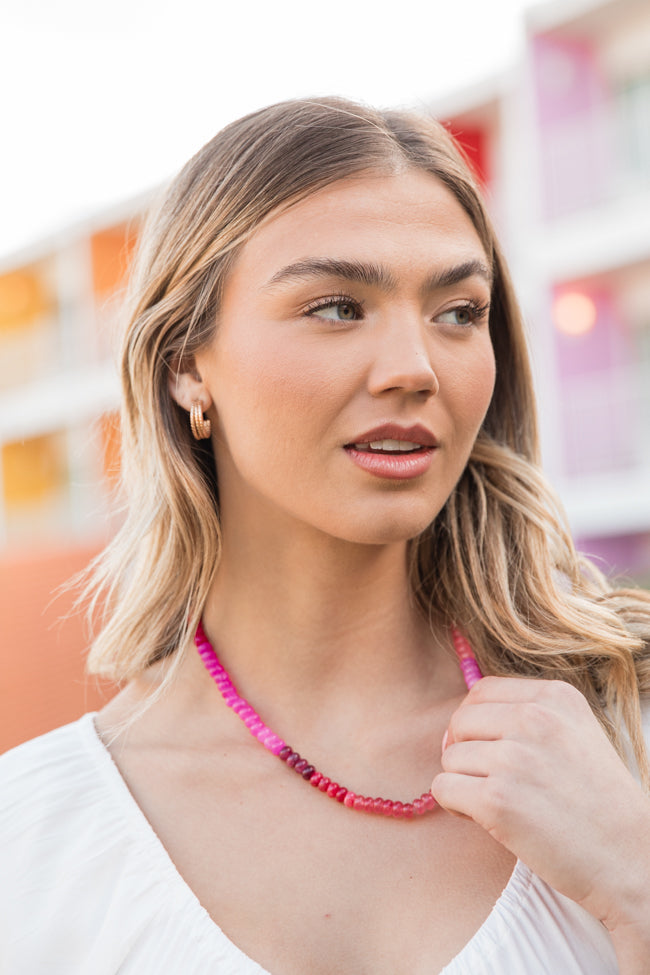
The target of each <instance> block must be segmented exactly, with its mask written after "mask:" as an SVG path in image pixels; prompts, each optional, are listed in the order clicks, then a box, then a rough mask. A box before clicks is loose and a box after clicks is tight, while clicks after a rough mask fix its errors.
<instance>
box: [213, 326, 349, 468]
mask: <svg viewBox="0 0 650 975" xmlns="http://www.w3.org/2000/svg"><path fill="white" fill-rule="evenodd" d="M243 352H244V349H243V348H242V347H241V346H238V348H236V349H232V348H229V347H227V346H225V345H224V346H223V347H222V350H221V353H222V354H221V358H220V360H219V362H220V368H219V370H218V373H219V375H218V376H217V375H215V379H214V389H215V397H214V398H215V402H216V405H217V413H218V415H219V418H220V423H221V427H222V430H223V433H224V434H225V435H226V436H227V438H228V439H229V438H230V434H231V431H235V430H237V431H238V438H239V441H240V442H242V438H243V439H244V440H245V441H246V442H247V443H249V444H251V443H252V442H254V441H257V442H258V443H259V441H260V440H261V439H264V438H266V439H267V442H268V438H269V437H273V439H274V441H275V444H276V447H277V449H278V450H281V448H282V447H283V446H284V445H286V444H287V443H294V442H295V441H296V440H297V439H300V440H302V441H304V440H305V438H309V439H310V440H311V441H312V442H314V440H315V439H317V438H320V437H322V436H323V435H326V434H327V431H328V427H329V426H330V424H331V423H332V420H333V417H334V416H335V414H336V412H337V410H338V409H340V407H341V404H342V403H343V402H345V400H346V398H347V397H348V395H349V394H351V393H352V391H353V389H354V376H353V375H352V374H348V372H349V365H348V371H347V372H346V369H345V363H344V362H341V361H340V357H337V356H328V355H324V354H323V350H322V348H319V349H314V348H311V347H310V343H309V342H307V343H296V342H293V343H287V344H286V346H285V345H284V344H282V343H278V342H272V343H264V344H260V343H259V341H258V342H256V343H255V345H254V346H253V345H252V344H250V345H247V347H246V348H245V354H243Z"/></svg>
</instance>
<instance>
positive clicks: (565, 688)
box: [461, 677, 589, 710]
mask: <svg viewBox="0 0 650 975" xmlns="http://www.w3.org/2000/svg"><path fill="white" fill-rule="evenodd" d="M497 702H498V703H501V704H508V703H519V704H525V703H538V704H546V705H548V706H549V707H553V708H555V709H560V710H562V709H564V708H566V707H567V706H568V705H571V704H573V705H574V706H575V705H577V704H578V705H585V704H587V702H586V699H585V697H584V695H583V694H581V692H580V691H579V690H578V689H577V688H576V687H574V686H573V684H568V683H567V682H566V681H562V680H537V679H535V678H532V677H483V678H482V680H480V681H477V683H476V684H474V686H473V687H472V689H471V690H470V691H469V693H468V694H467V697H466V698H465V701H464V702H463V703H465V704H482V703H497ZM588 706H589V705H587V707H588ZM461 707H462V705H461Z"/></svg>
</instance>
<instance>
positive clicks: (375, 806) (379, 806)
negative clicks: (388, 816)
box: [372, 799, 384, 813]
mask: <svg viewBox="0 0 650 975" xmlns="http://www.w3.org/2000/svg"><path fill="white" fill-rule="evenodd" d="M383 810H384V800H383V799H373V800H372V811H373V812H374V813H381V812H383Z"/></svg>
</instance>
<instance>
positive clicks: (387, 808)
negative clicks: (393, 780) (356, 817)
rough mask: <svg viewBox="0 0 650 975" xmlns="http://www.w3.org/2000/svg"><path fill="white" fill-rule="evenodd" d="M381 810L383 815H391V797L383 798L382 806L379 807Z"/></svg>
mask: <svg viewBox="0 0 650 975" xmlns="http://www.w3.org/2000/svg"><path fill="white" fill-rule="evenodd" d="M381 811H382V813H383V814H384V816H392V815H393V800H392V799H384V801H383V804H382V807H381Z"/></svg>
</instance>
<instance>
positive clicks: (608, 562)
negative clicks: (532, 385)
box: [432, 0, 650, 584]
mask: <svg viewBox="0 0 650 975" xmlns="http://www.w3.org/2000/svg"><path fill="white" fill-rule="evenodd" d="M526 26H527V34H526V47H525V57H524V59H523V61H522V63H521V64H520V65H518V66H517V68H516V69H515V70H514V71H513V72H512V73H510V74H508V75H507V76H503V77H500V78H498V79H493V80H492V81H491V82H489V83H487V84H485V85H483V86H481V87H480V88H479V89H474V90H471V91H467V92H464V93H459V94H458V95H456V96H454V98H452V99H449V100H447V101H446V102H442V103H438V104H434V105H432V112H433V114H435V115H437V116H438V117H442V118H445V119H446V120H447V121H448V123H449V125H450V127H451V129H452V131H453V132H454V133H455V134H456V135H457V136H458V138H459V140H460V141H461V143H464V144H466V146H467V152H468V154H469V155H470V157H471V158H473V159H474V160H475V162H476V165H477V168H478V169H479V172H480V173H481V175H482V178H483V180H484V183H485V186H486V190H487V195H488V200H489V202H490V206H491V210H492V213H493V216H494V219H495V222H496V225H497V229H498V231H499V233H500V235H501V238H502V240H503V241H504V243H505V249H506V253H507V256H508V258H509V261H510V264H511V267H512V270H513V273H514V278H515V283H516V285H517V290H518V292H519V295H520V297H521V299H522V303H523V306H524V311H525V315H526V319H527V323H528V327H529V333H530V345H531V351H532V355H533V362H534V367H535V373H536V383H537V391H538V399H539V406H540V420H541V430H542V442H543V450H544V463H545V468H546V470H547V472H548V474H549V475H550V477H551V479H552V481H553V482H554V484H555V486H556V487H557V488H558V489H559V492H560V494H561V496H562V498H563V500H564V502H565V505H566V507H567V510H568V513H569V517H570V521H571V525H572V529H573V532H574V535H575V536H576V539H577V541H578V544H579V547H580V548H581V549H582V550H583V551H585V552H586V553H588V554H591V555H593V556H596V557H597V558H598V559H600V560H602V562H601V565H602V566H603V567H604V568H607V569H608V570H614V571H616V572H618V573H621V574H625V575H628V576H631V577H633V578H636V579H637V580H638V581H641V582H644V583H645V584H650V6H649V5H648V4H647V3H646V2H645V0H608V2H595V0H561V2H557V3H551V4H548V3H547V4H544V5H543V6H541V7H538V8H536V9H534V10H533V12H532V13H531V14H530V16H529V18H528V21H527V25H526Z"/></svg>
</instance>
